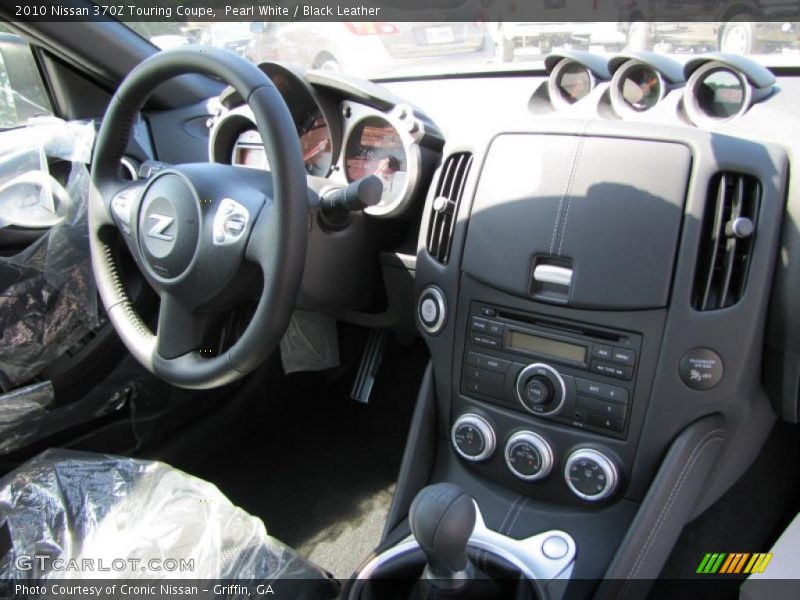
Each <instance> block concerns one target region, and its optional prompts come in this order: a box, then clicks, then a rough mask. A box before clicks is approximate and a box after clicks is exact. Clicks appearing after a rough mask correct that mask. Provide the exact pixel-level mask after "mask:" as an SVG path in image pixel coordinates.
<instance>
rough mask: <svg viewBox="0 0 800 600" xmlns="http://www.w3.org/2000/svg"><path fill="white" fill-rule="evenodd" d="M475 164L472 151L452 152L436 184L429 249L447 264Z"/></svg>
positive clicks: (431, 253)
mask: <svg viewBox="0 0 800 600" xmlns="http://www.w3.org/2000/svg"><path fill="white" fill-rule="evenodd" d="M471 166H472V154H470V153H469V152H461V153H458V154H452V155H450V156H448V157H447V159H446V160H445V161H444V165H443V166H442V171H441V173H440V175H439V181H438V183H437V184H436V195H435V196H434V199H433V205H432V207H431V209H432V210H431V216H430V220H429V221H428V237H427V240H426V247H427V249H428V253H429V254H430V255H431V256H432V257H433V258H435V259H436V260H437V261H439V262H440V263H442V264H443V265H446V264H447V261H448V260H449V259H450V248H451V247H452V243H453V230H454V229H455V225H456V218H457V217H458V207H459V204H460V203H461V197H462V196H463V195H464V186H465V185H466V183H467V176H468V175H469V170H470V167H471Z"/></svg>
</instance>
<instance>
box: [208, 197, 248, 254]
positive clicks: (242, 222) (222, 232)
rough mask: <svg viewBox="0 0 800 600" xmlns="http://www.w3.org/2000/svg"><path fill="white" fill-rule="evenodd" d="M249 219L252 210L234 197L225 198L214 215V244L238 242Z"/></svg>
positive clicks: (221, 244)
mask: <svg viewBox="0 0 800 600" xmlns="http://www.w3.org/2000/svg"><path fill="white" fill-rule="evenodd" d="M249 221H250V212H249V211H248V210H247V209H246V208H245V207H244V206H242V205H241V204H239V203H238V202H236V200H233V199H232V198H223V199H222V201H221V202H220V203H219V206H218V207H217V214H216V215H214V224H213V229H212V230H213V237H214V245H215V246H229V245H231V244H235V243H236V242H238V241H239V240H240V239H241V237H242V235H243V234H244V232H245V231H246V229H247V223H248V222H249Z"/></svg>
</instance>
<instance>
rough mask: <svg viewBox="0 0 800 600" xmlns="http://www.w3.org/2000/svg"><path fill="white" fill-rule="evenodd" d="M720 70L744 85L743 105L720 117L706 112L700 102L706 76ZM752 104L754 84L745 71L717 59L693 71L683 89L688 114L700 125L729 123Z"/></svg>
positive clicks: (684, 104)
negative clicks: (700, 91) (701, 87)
mask: <svg viewBox="0 0 800 600" xmlns="http://www.w3.org/2000/svg"><path fill="white" fill-rule="evenodd" d="M718 71H726V72H728V73H730V74H731V75H733V76H734V77H736V78H737V79H738V80H739V83H740V84H741V86H742V92H743V94H744V96H743V98H742V105H741V106H740V107H739V110H738V111H737V112H736V113H735V114H733V115H731V116H730V117H722V118H719V117H714V116H712V115H709V114H708V113H707V112H705V110H703V108H702V106H701V105H700V102H699V97H698V91H699V88H700V85H701V84H702V83H703V81H704V80H705V78H706V77H708V76H709V75H711V74H712V73H716V72H718ZM752 104H753V86H752V84H751V83H750V82H749V81H748V80H747V77H745V75H744V73H742V72H741V71H739V70H737V69H734V68H732V67H731V66H729V65H726V64H725V63H723V62H719V61H715V60H714V61H710V62H707V63H705V64H704V65H702V66H700V67H698V68H697V70H696V71H694V73H692V75H691V76H690V77H689V81H688V82H687V83H686V88H685V89H684V91H683V107H684V110H685V111H686V116H688V117H689V120H690V121H691V122H692V123H694V124H695V125H697V126H698V127H702V126H708V125H721V124H723V123H729V122H731V121H733V120H734V119H738V118H739V117H741V116H742V115H743V114H744V113H746V112H747V111H748V110H749V109H750V107H751V106H752Z"/></svg>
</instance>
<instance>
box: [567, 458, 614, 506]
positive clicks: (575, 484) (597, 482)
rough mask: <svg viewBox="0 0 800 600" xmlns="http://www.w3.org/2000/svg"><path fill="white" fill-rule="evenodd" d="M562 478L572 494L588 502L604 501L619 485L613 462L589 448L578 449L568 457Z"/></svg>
mask: <svg viewBox="0 0 800 600" xmlns="http://www.w3.org/2000/svg"><path fill="white" fill-rule="evenodd" d="M564 477H565V478H566V480H567V486H569V489H570V490H572V493H573V494H575V495H576V496H578V498H582V499H583V500H588V501H589V502H599V501H600V500H605V499H606V498H608V497H609V496H611V495H612V494H613V493H614V492H615V491H616V489H617V485H618V483H619V474H618V473H617V467H616V465H615V464H614V462H613V461H612V460H611V459H610V458H609V457H608V456H606V455H605V454H603V453H602V452H599V451H597V450H592V449H591V448H580V449H578V450H575V451H574V452H573V453H572V454H570V455H569V457H568V458H567V462H566V465H565V467H564Z"/></svg>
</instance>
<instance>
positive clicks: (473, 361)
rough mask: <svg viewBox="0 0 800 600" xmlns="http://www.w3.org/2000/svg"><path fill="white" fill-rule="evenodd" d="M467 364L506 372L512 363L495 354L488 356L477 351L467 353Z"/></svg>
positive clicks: (486, 369) (497, 371)
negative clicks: (496, 356)
mask: <svg viewBox="0 0 800 600" xmlns="http://www.w3.org/2000/svg"><path fill="white" fill-rule="evenodd" d="M467 364H468V365H470V366H472V367H478V368H479V369H483V370H484V371H491V372H492V373H501V374H505V372H506V371H508V367H510V366H511V363H510V362H509V361H507V360H503V359H502V358H495V357H494V356H486V355H485V354H478V353H477V352H470V353H469V354H468V355H467Z"/></svg>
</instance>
